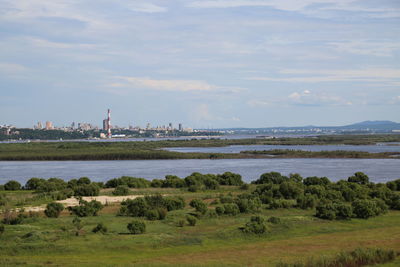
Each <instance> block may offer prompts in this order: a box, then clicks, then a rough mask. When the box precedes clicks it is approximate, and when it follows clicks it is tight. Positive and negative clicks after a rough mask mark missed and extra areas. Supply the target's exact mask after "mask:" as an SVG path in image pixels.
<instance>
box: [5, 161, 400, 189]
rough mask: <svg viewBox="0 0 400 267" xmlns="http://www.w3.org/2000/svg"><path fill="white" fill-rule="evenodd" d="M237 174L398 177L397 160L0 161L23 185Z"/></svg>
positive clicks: (249, 176) (382, 179)
mask: <svg viewBox="0 0 400 267" xmlns="http://www.w3.org/2000/svg"><path fill="white" fill-rule="evenodd" d="M225 171H231V172H235V173H240V174H241V175H242V176H243V180H245V181H246V182H250V181H253V180H255V179H257V178H258V177H259V176H260V174H262V173H265V172H271V171H277V172H281V173H282V174H285V175H288V174H290V173H295V172H297V173H300V174H301V175H302V176H303V177H307V176H327V177H328V178H330V179H331V180H333V181H337V180H340V179H346V178H347V177H349V176H351V175H352V174H354V173H355V172H357V171H362V172H365V173H366V174H367V175H369V176H370V180H371V181H374V182H386V181H389V180H394V179H398V178H400V160H398V159H314V158H313V159H221V160H198V159H185V160H123V161H119V160H113V161H0V184H4V183H5V182H6V181H8V180H10V179H14V180H17V181H19V182H21V183H25V182H26V181H27V180H28V179H29V178H31V177H42V178H50V177H59V178H63V179H65V180H69V179H71V178H77V177H82V176H87V177H90V178H91V179H92V180H95V181H106V180H109V179H111V178H115V177H120V176H122V175H128V176H135V177H143V178H147V179H154V178H164V177H165V175H168V174H174V175H178V176H180V177H185V176H187V175H189V174H191V173H192V172H201V173H214V174H217V173H223V172H225Z"/></svg>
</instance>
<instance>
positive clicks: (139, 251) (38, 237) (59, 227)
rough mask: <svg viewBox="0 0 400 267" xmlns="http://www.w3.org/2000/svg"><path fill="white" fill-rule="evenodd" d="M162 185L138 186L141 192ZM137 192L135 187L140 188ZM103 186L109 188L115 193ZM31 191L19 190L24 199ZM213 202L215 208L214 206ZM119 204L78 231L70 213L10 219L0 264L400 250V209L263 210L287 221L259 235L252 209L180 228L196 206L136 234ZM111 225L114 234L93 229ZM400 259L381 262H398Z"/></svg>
mask: <svg viewBox="0 0 400 267" xmlns="http://www.w3.org/2000/svg"><path fill="white" fill-rule="evenodd" d="M155 190H156V191H157V190H160V189H153V188H150V189H139V190H138V192H140V193H141V194H147V193H155ZM227 191H231V192H232V193H233V194H238V193H243V191H240V190H239V189H238V188H237V187H223V188H222V189H220V190H218V191H205V192H197V193H190V192H187V191H180V190H178V189H170V191H166V190H162V191H160V193H163V194H166V193H169V194H173V195H181V196H183V197H184V198H185V200H186V202H189V201H190V200H191V199H193V198H202V199H204V201H205V202H207V203H210V202H211V201H212V200H213V199H214V198H215V197H217V195H218V194H219V193H221V192H227ZM138 192H135V193H138ZM108 193H109V192H108V191H103V192H102V194H108ZM24 194H25V195H26V196H28V195H30V194H32V193H31V192H22V191H21V192H16V193H15V195H13V197H14V198H16V199H19V198H23V197H24V196H23V195H24ZM209 208H213V206H212V205H210V206H209ZM118 209H119V204H113V205H108V206H106V207H105V208H104V209H103V210H102V211H101V212H100V214H99V216H95V217H84V218H82V221H83V223H84V227H83V230H84V234H82V235H81V236H75V231H74V227H73V224H72V219H73V216H71V215H69V213H68V212H67V211H64V212H63V213H62V215H61V216H60V217H59V218H46V217H44V216H43V214H40V216H39V217H38V218H28V219H26V221H25V222H24V223H23V224H20V225H6V228H5V232H4V233H3V234H2V235H0V265H1V266H15V265H26V266H128V265H130V266H221V265H222V264H223V265H224V266H275V265H276V264H277V263H279V262H288V263H291V262H297V261H299V260H300V261H302V260H306V259H309V258H310V257H321V256H332V255H334V254H336V253H338V252H340V251H343V250H345V251H347V250H352V249H355V248H359V247H364V248H365V247H371V248H376V247H379V248H387V249H394V250H396V251H400V224H399V222H400V212H399V211H390V212H389V213H387V214H385V215H382V216H378V217H374V218H370V219H368V220H365V219H351V220H343V221H326V220H321V219H318V218H316V217H314V214H315V212H314V211H313V210H300V209H278V210H262V212H261V215H262V216H264V217H265V218H268V217H270V216H277V217H279V218H280V219H281V223H280V224H276V225H274V224H268V225H267V227H268V232H267V233H265V234H263V235H261V236H256V235H252V234H244V233H243V232H241V231H240V230H239V227H241V226H243V225H244V224H245V223H246V222H247V221H248V220H249V218H250V217H251V216H252V214H239V215H237V216H226V215H225V216H219V217H216V218H209V217H201V218H200V219H199V220H198V223H197V224H196V226H188V225H185V226H184V227H178V226H177V222H178V221H179V220H180V219H182V218H185V216H186V215H187V214H189V213H191V212H193V209H191V208H190V207H189V206H186V208H185V209H184V210H176V211H171V212H169V213H168V215H167V217H166V219H165V220H162V221H147V220H145V222H146V225H147V231H146V233H145V234H142V235H131V234H129V233H128V230H127V228H126V226H127V224H128V223H129V222H130V221H132V219H133V218H132V217H121V216H116V213H117V211H118ZM100 222H102V223H104V224H105V225H106V226H107V228H108V233H107V234H104V235H103V234H94V233H92V232H91V230H92V229H93V228H94V227H95V226H96V225H97V224H98V223H100ZM399 263H400V261H399V259H398V258H397V259H396V261H395V262H391V263H388V264H385V265H382V266H398V264H399Z"/></svg>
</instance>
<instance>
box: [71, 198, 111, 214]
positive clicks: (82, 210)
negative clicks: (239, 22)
mask: <svg viewBox="0 0 400 267" xmlns="http://www.w3.org/2000/svg"><path fill="white" fill-rule="evenodd" d="M103 207H104V206H103V205H102V204H101V202H99V201H96V200H92V201H90V202H88V201H85V200H82V199H81V200H80V201H79V206H75V207H68V209H69V211H70V212H71V214H74V215H76V216H78V217H86V216H97V213H98V212H99V211H100V210H101V209H102V208H103Z"/></svg>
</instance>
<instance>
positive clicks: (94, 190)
mask: <svg viewBox="0 0 400 267" xmlns="http://www.w3.org/2000/svg"><path fill="white" fill-rule="evenodd" d="M73 190H74V195H75V196H98V195H99V193H100V188H99V186H98V185H97V184H94V183H92V184H82V185H78V186H76V187H74V189H73Z"/></svg>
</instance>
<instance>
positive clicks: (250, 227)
mask: <svg viewBox="0 0 400 267" xmlns="http://www.w3.org/2000/svg"><path fill="white" fill-rule="evenodd" d="M264 221H265V220H264V218H262V217H260V216H252V217H251V219H250V221H249V222H247V223H246V225H245V226H244V227H243V228H242V231H243V232H244V233H252V234H257V235H260V234H264V233H265V232H266V231H267V227H266V226H265V224H264Z"/></svg>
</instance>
